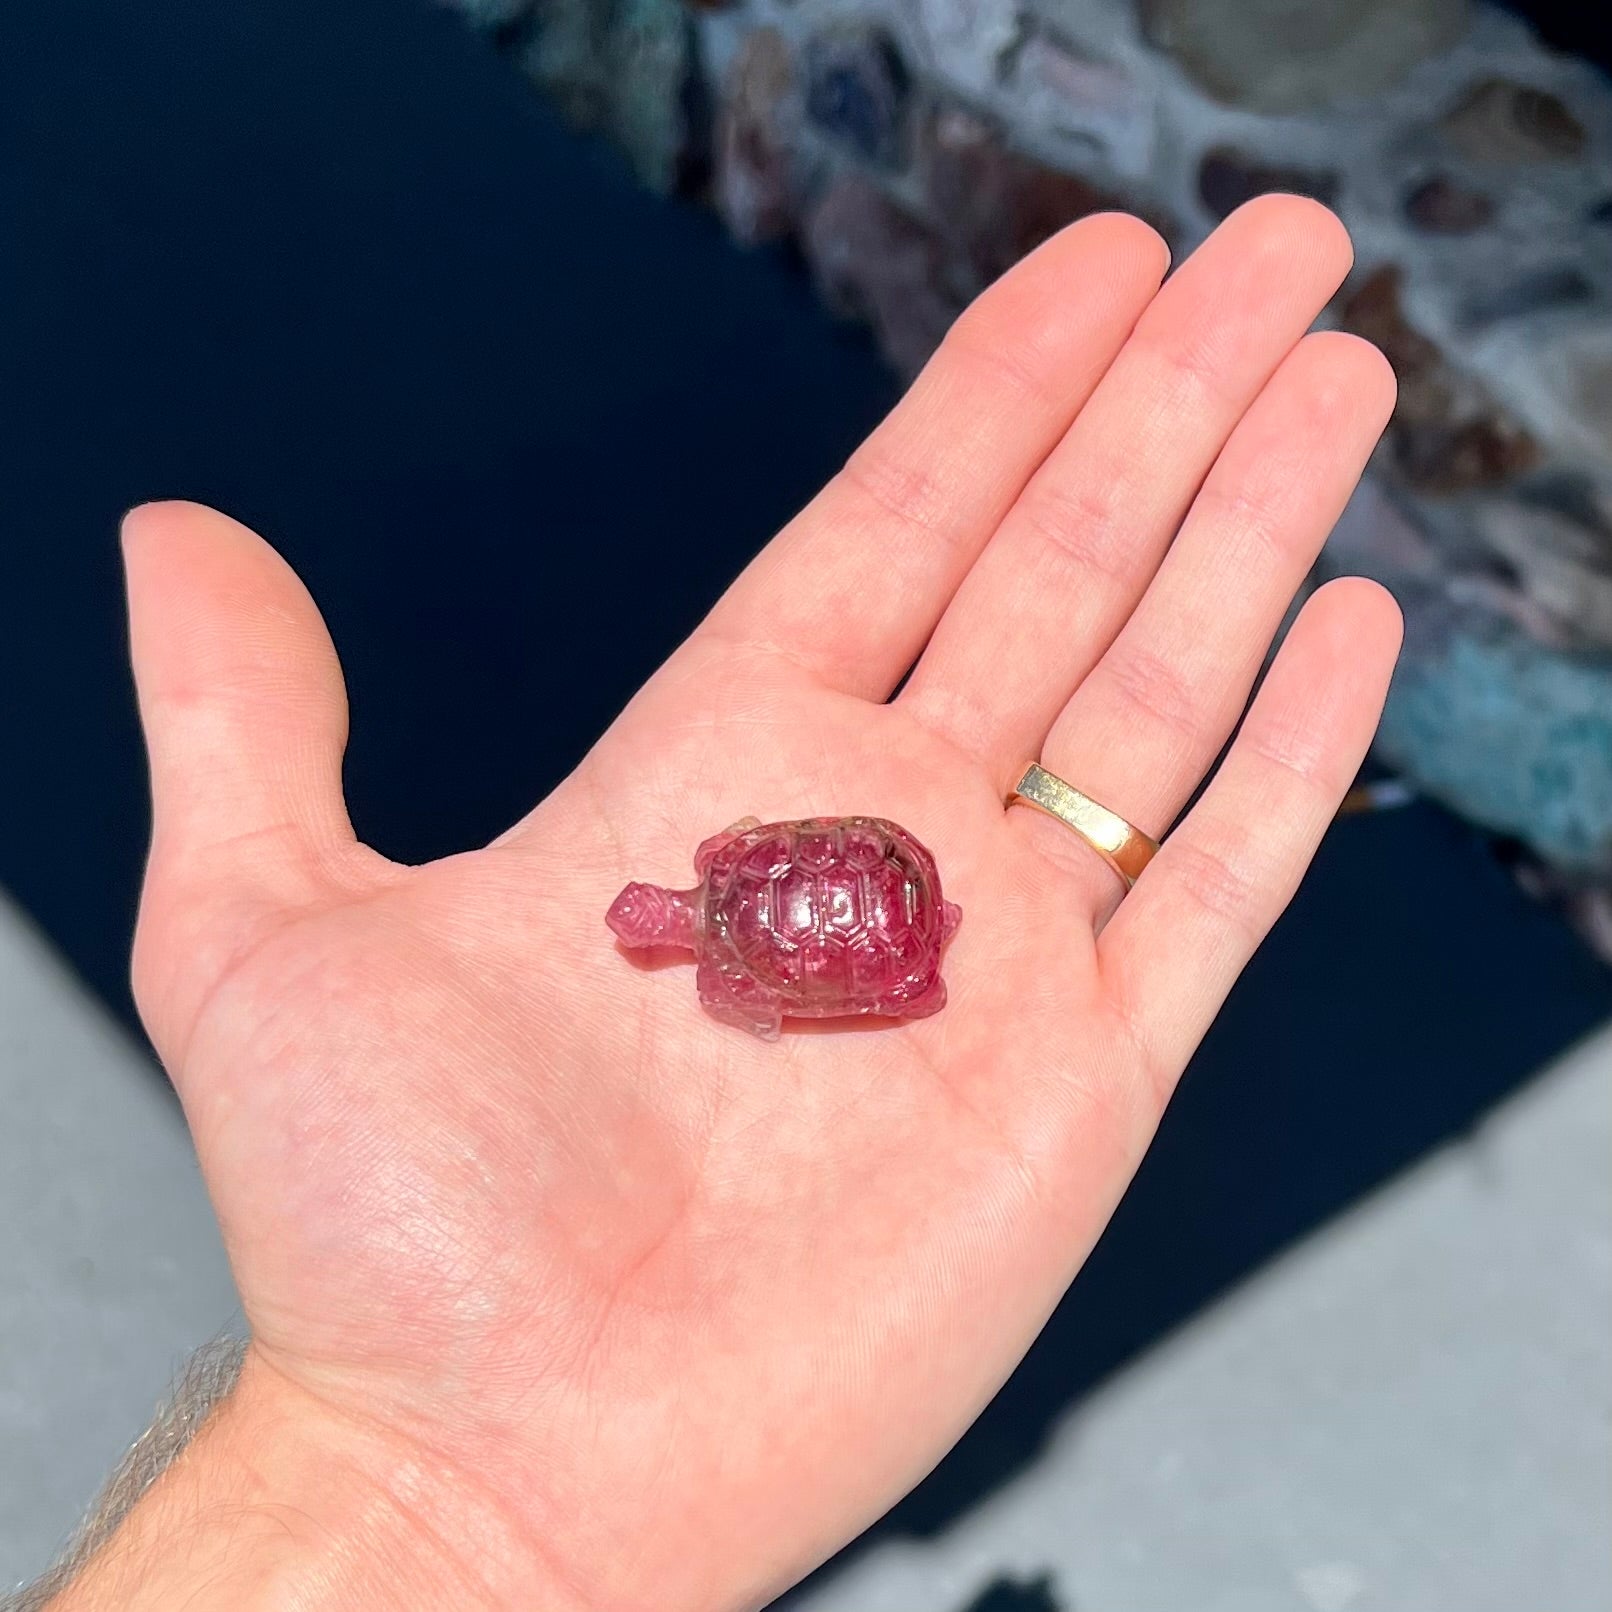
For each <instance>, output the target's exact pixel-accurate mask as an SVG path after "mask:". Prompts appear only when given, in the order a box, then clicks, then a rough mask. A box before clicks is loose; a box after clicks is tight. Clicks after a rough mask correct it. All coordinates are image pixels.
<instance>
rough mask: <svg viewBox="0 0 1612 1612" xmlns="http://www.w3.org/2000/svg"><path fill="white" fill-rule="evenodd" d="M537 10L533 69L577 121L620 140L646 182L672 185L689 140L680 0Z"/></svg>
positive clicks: (541, 2)
mask: <svg viewBox="0 0 1612 1612" xmlns="http://www.w3.org/2000/svg"><path fill="white" fill-rule="evenodd" d="M533 15H534V17H535V19H536V30H537V31H536V37H535V38H534V40H533V42H532V44H531V45H530V46H529V47H528V49H527V51H526V54H525V65H526V69H527V71H528V72H529V73H530V74H531V75H532V77H533V78H534V79H535V80H536V81H537V82H538V83H539V84H540V85H542V86H543V88H544V89H546V90H547V91H548V92H549V93H550V94H551V95H552V96H553V97H554V99H555V101H556V102H557V103H558V104H559V106H560V107H561V109H562V110H563V111H564V112H565V113H566V115H567V116H568V117H569V118H570V119H571V120H572V121H573V122H574V123H576V124H578V125H579V126H580V127H582V128H588V129H599V130H600V131H602V132H603V133H605V134H608V135H609V136H610V137H611V138H612V139H614V140H615V141H616V142H617V143H618V144H619V145H620V146H621V147H622V148H623V149H624V150H625V151H626V152H627V154H628V156H629V157H631V159H632V163H633V166H634V167H635V168H636V169H637V170H638V173H639V175H640V176H641V177H642V178H643V180H644V181H645V183H646V184H649V185H652V186H653V187H654V188H655V189H657V190H669V189H671V187H672V185H673V183H674V181H675V180H676V178H677V175H678V169H679V164H680V162H681V161H682V159H683V157H684V154H685V153H686V151H687V149H688V142H689V128H688V122H687V118H686V116H685V110H684V102H685V97H684V90H685V86H686V85H687V83H688V75H689V71H690V59H691V58H690V49H689V20H688V17H687V15H686V14H685V13H684V11H683V9H682V7H681V5H680V4H679V3H678V0H537V5H536V7H535V9H534V12H533Z"/></svg>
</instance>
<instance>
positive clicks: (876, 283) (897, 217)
mask: <svg viewBox="0 0 1612 1612" xmlns="http://www.w3.org/2000/svg"><path fill="white" fill-rule="evenodd" d="M804 245H805V248H806V256H807V258H808V259H809V260H810V262H811V265H812V271H813V273H814V275H815V276H816V279H817V282H818V285H819V286H820V287H821V289H822V292H823V295H824V296H825V298H827V300H828V301H829V302H830V303H831V304H832V305H833V306H834V307H836V308H837V309H838V310H839V311H840V312H841V313H843V314H847V315H850V316H853V317H856V318H862V319H866V320H867V321H868V322H869V323H870V324H871V325H872V326H873V330H874V334H875V336H876V337H877V338H878V342H879V346H880V348H881V349H882V351H883V352H884V354H885V356H886V357H887V358H888V359H889V360H890V362H891V363H892V364H893V365H894V366H895V368H896V369H897V370H898V371H899V372H900V373H901V374H903V375H906V376H912V375H915V374H917V372H918V371H919V369H921V368H922V367H923V364H924V361H925V359H927V358H928V357H929V355H930V354H931V353H932V352H933V351H934V350H935V348H936V347H937V346H939V344H940V338H941V337H942V336H944V335H945V334H946V330H947V327H948V326H949V325H950V324H951V322H952V320H953V319H955V318H956V317H957V315H958V313H959V312H960V311H961V308H962V304H963V300H964V299H963V297H962V296H961V295H959V294H957V293H955V292H952V291H950V290H949V289H948V287H947V284H946V255H947V254H946V249H945V245H944V243H943V242H942V241H941V240H940V238H939V237H938V236H937V235H935V233H934V232H933V231H932V230H930V229H928V228H927V227H926V226H925V225H924V224H923V223H921V222H920V221H919V220H918V219H916V218H914V217H913V216H912V214H911V213H909V212H906V211H905V210H904V209H902V208H900V207H898V206H897V205H896V204H895V203H894V202H893V201H891V200H890V198H889V197H888V196H886V195H885V194H884V192H883V191H881V190H880V189H879V188H878V187H877V186H876V185H874V184H873V183H872V182H871V181H870V180H867V179H864V178H861V177H860V176H858V175H855V174H847V175H845V176H844V177H842V178H840V179H838V180H836V181H835V182H834V184H833V185H832V186H830V188H829V189H828V190H827V192H826V193H825V194H824V195H823V196H822V198H821V199H820V200H819V202H818V203H817V206H816V207H815V209H814V210H813V212H812V215H811V218H810V219H809V221H808V223H807V227H806V234H805V240H804Z"/></svg>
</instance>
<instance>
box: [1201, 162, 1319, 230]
mask: <svg viewBox="0 0 1612 1612" xmlns="http://www.w3.org/2000/svg"><path fill="white" fill-rule="evenodd" d="M1272 190H1284V191H1288V192H1290V193H1291V194H1293V195H1295V196H1309V197H1311V198H1313V199H1314V200H1315V201H1318V202H1325V203H1326V205H1327V206H1329V207H1330V206H1331V205H1332V203H1333V202H1335V201H1336V200H1337V198H1338V176H1337V175H1336V174H1335V173H1331V172H1328V171H1326V170H1324V169H1314V168H1298V167H1293V166H1291V165H1289V164H1287V163H1273V162H1267V161H1263V160H1261V159H1260V158H1258V157H1251V156H1249V155H1248V154H1247V153H1246V152H1242V151H1239V150H1237V148H1236V147H1235V146H1213V147H1211V148H1210V149H1209V150H1208V151H1207V152H1205V153H1204V157H1203V161H1202V162H1201V163H1200V164H1199V165H1198V196H1199V198H1200V199H1201V200H1202V202H1203V204H1204V206H1205V207H1207V208H1208V209H1209V211H1210V212H1211V213H1213V214H1214V216H1215V217H1216V218H1225V217H1227V216H1228V215H1229V214H1231V213H1234V212H1236V211H1237V209H1238V208H1239V207H1241V206H1242V205H1243V203H1244V202H1248V201H1252V200H1253V199H1254V198H1255V197H1256V196H1263V195H1265V194H1266V192H1267V191H1272Z"/></svg>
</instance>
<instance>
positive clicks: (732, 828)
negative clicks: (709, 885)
mask: <svg viewBox="0 0 1612 1612" xmlns="http://www.w3.org/2000/svg"><path fill="white" fill-rule="evenodd" d="M760 827H761V819H760V818H759V817H741V818H740V819H739V821H738V822H737V823H730V824H729V825H728V826H727V827H726V828H725V829H723V830H722V832H721V833H720V834H713V835H712V836H711V837H710V838H709V839H707V840H701V841H700V843H699V844H698V845H697V846H696V847H695V850H694V871H695V872H696V873H697V874H699V876H700V877H701V878H702V879H703V878H704V877H705V870H706V869H707V868H708V867H710V865H711V864H712V863H713V862H714V861H715V860H716V856H717V852H718V851H720V850H721V849H722V847H723V846H724V845H726V844H728V842H729V841H730V840H736V839H738V837H739V836H740V835H741V834H748V833H749V832H750V830H751V829H753V828H760Z"/></svg>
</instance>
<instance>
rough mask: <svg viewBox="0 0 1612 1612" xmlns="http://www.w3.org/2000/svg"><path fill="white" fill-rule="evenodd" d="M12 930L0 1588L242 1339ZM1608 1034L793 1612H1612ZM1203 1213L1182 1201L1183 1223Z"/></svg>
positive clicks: (70, 987)
mask: <svg viewBox="0 0 1612 1612" xmlns="http://www.w3.org/2000/svg"><path fill="white" fill-rule="evenodd" d="M140 1060H141V1054H140V1053H139V1052H138V1051H137V1049H135V1048H134V1047H132V1046H131V1045H130V1044H129V1042H128V1041H127V1039H126V1038H125V1037H124V1036H123V1035H122V1034H121V1032H120V1031H119V1030H117V1029H116V1028H115V1027H114V1026H112V1025H111V1024H110V1023H109V1022H108V1021H107V1019H106V1018H105V1016H104V1015H103V1013H102V1011H101V1009H100V1008H99V1007H98V1005H97V1004H96V1003H95V1002H94V1001H93V1000H91V999H90V998H88V997H87V996H85V995H84V994H83V992H82V991H81V990H80V989H79V988H78V987H77V986H76V985H75V984H74V983H73V981H72V980H71V979H70V978H69V977H68V976H67V975H66V973H65V971H63V970H62V969H61V967H60V966H59V965H58V964H57V962H56V961H55V959H54V958H53V956H52V955H51V954H50V952H49V951H48V949H47V948H46V947H45V945H44V944H43V943H42V942H41V941H40V939H39V938H38V937H37V936H36V935H35V934H34V932H33V931H32V930H31V929H30V928H29V927H28V926H27V924H26V923H25V922H24V921H23V920H22V919H21V918H20V917H19V916H18V915H17V913H16V912H15V909H13V908H11V907H9V906H8V905H4V904H0V1278H3V1280H4V1281H5V1284H6V1291H7V1294H8V1302H7V1304H6V1305H5V1306H4V1308H3V1310H0V1584H4V1583H7V1582H10V1581H14V1580H16V1579H19V1578H22V1577H26V1576H28V1575H30V1574H32V1573H34V1572H36V1571H37V1570H39V1569H40V1568H42V1567H43V1566H44V1565H45V1563H46V1561H47V1560H48V1558H49V1556H50V1554H51V1552H52V1550H53V1549H54V1547H55V1544H56V1542H57V1541H58V1540H59V1539H60V1538H61V1537H62V1535H63V1534H64V1533H65V1532H66V1531H67V1530H68V1529H69V1528H70V1527H71V1526H72V1524H73V1522H74V1521H75V1520H76V1518H77V1516H78V1514H79V1511H80V1509H81V1507H82V1506H83V1504H84V1502H85V1501H86V1500H87V1499H88V1498H89V1496H90V1495H91V1494H92V1493H93V1491H94V1489H95V1487H96V1485H97V1483H98V1482H99V1480H100V1478H101V1476H102V1475H103V1474H104V1472H105V1471H106V1469H107V1467H108V1466H109V1465H110V1463H111V1462H112V1461H113V1460H114V1459H115V1457H116V1456H117V1454H118V1453H119V1451H120V1450H121V1449H122V1447H123V1446H124V1444H125V1443H126V1442H127V1440H128V1439H129V1438H130V1437H132V1436H133V1435H134V1434H135V1433H136V1432H138V1430H139V1429H140V1427H141V1426H142V1425H143V1424H144V1421H145V1418H146V1416H147V1414H148V1412H149V1410H150V1408H151V1405H152V1404H153V1402H154V1400H155V1399H156V1398H157V1397H158V1395H159V1394H160V1393H161V1391H162V1388H163V1386H164V1384H165V1383H166V1381H167V1380H168V1377H169V1375H170V1374H171V1371H172V1369H173V1367H174V1366H175V1365H176V1363H177V1362H178V1361H179V1360H180V1359H181V1358H182V1357H183V1356H184V1355H185V1354H186V1353H187V1352H188V1351H189V1350H190V1349H191V1348H193V1347H194V1346H195V1345H197V1344H198V1343H201V1342H202V1341H204V1340H205V1339H206V1338H208V1337H210V1336H212V1335H213V1334H214V1333H215V1332H217V1331H219V1330H220V1329H222V1328H224V1327H226V1326H228V1325H230V1324H232V1323H233V1321H234V1296H233V1292H232V1289H231V1286H230V1282H229V1276H228V1271H227V1269H226V1267H225V1264H224V1260H223V1256H222V1252H221V1250H220V1248H219V1245H218V1240H217V1236H216V1232H215V1229H214V1226H213V1222H212V1217H211V1215H210V1213H209V1212H208V1209H207V1205H206V1200H205V1197H204V1195H203V1193H202V1190H201V1185H200V1182H199V1180H198V1178H197V1175H196V1171H195V1165H194V1161H193V1158H192V1155H191V1153H190V1149H189V1146H188V1143H187V1140H186V1137H185V1134H184V1131H183V1128H182V1125H181V1122H180V1118H179V1114H178V1111H177V1109H176V1108H175V1107H174V1105H173V1104H172V1103H170V1102H169V1101H168V1100H167V1099H166V1098H165V1096H164V1095H163V1094H162V1092H161V1090H160V1088H159V1087H158V1085H157V1084H156V1083H155V1082H154V1081H152V1080H151V1079H150V1078H149V1077H148V1075H147V1072H146V1071H145V1070H143V1069H141V1068H140V1067H138V1065H139V1063H140ZM1609 1074H1612V1031H1609V1032H1608V1033H1606V1034H1604V1035H1603V1036H1602V1037H1601V1038H1599V1039H1598V1040H1596V1041H1595V1042H1593V1043H1591V1044H1589V1045H1587V1046H1585V1047H1584V1048H1582V1049H1580V1050H1579V1051H1578V1052H1577V1053H1575V1054H1574V1055H1573V1056H1571V1057H1569V1058H1568V1059H1566V1060H1565V1061H1564V1062H1563V1063H1562V1064H1561V1065H1560V1066H1558V1067H1557V1068H1555V1069H1553V1070H1551V1071H1548V1072H1546V1073H1545V1074H1543V1075H1542V1076H1541V1077H1540V1078H1539V1079H1538V1080H1537V1081H1535V1082H1534V1083H1533V1084H1532V1085H1531V1086H1530V1087H1529V1088H1528V1089H1526V1090H1525V1091H1524V1092H1523V1093H1522V1094H1520V1095H1519V1096H1518V1097H1517V1098H1515V1099H1514V1100H1513V1101H1511V1102H1510V1103H1509V1104H1507V1105H1506V1106H1505V1107H1504V1108H1503V1109H1501V1110H1500V1111H1499V1112H1497V1113H1496V1114H1495V1115H1494V1116H1493V1117H1492V1118H1491V1119H1490V1120H1489V1121H1488V1123H1486V1124H1485V1125H1484V1126H1483V1127H1482V1128H1481V1129H1480V1130H1478V1131H1477V1132H1476V1133H1475V1134H1474V1135H1472V1136H1471V1137H1470V1138H1469V1139H1468V1140H1466V1141H1465V1142H1464V1143H1462V1144H1461V1145H1459V1146H1456V1147H1452V1148H1449V1149H1447V1150H1445V1151H1443V1152H1442V1153H1440V1154H1438V1155H1437V1156H1435V1157H1432V1158H1429V1159H1427V1160H1426V1161H1424V1162H1423V1163H1422V1164H1421V1165H1420V1166H1419V1167H1418V1168H1416V1169H1415V1170H1414V1171H1412V1172H1410V1173H1409V1174H1408V1175H1406V1176H1405V1177H1403V1178H1402V1179H1401V1180H1399V1181H1398V1182H1396V1183H1394V1184H1393V1185H1392V1186H1390V1187H1389V1188H1388V1189H1386V1190H1384V1191H1383V1192H1381V1193H1379V1194H1378V1195H1376V1196H1375V1197H1374V1198H1372V1199H1370V1200H1368V1201H1367V1202H1365V1203H1363V1204H1362V1205H1360V1206H1359V1207H1358V1208H1357V1209H1355V1210H1354V1211H1352V1212H1351V1213H1350V1214H1348V1215H1346V1216H1345V1217H1343V1218H1342V1219H1341V1220H1339V1221H1338V1222H1336V1223H1334V1224H1333V1225H1331V1226H1329V1227H1327V1228H1326V1229H1325V1230H1323V1231H1322V1232H1321V1233H1319V1234H1318V1235H1316V1236H1315V1237H1313V1238H1311V1239H1309V1240H1308V1241H1307V1242H1306V1243H1304V1244H1303V1245H1301V1246H1300V1247H1298V1248H1297V1249H1295V1250H1294V1251H1293V1252H1292V1253H1291V1254H1290V1255H1288V1256H1287V1257H1285V1258H1283V1259H1282V1260H1280V1261H1278V1262H1277V1263H1276V1264H1275V1265H1273V1266H1271V1267H1270V1268H1268V1269H1267V1270H1265V1271H1263V1272H1261V1273H1260V1275H1259V1276H1258V1277H1256V1278H1255V1279H1253V1280H1252V1281H1250V1282H1248V1283H1247V1284H1245V1285H1244V1286H1243V1287H1242V1288H1240V1289H1239V1290H1237V1291H1235V1292H1234V1293H1232V1294H1230V1295H1229V1296H1227V1297H1226V1298H1225V1299H1224V1300H1222V1301H1221V1302H1220V1303H1218V1304H1216V1305H1215V1306H1213V1307H1212V1308H1211V1309H1210V1310H1209V1311H1208V1312H1206V1313H1205V1314H1203V1315H1201V1316H1200V1317H1199V1318H1198V1319H1197V1320H1195V1321H1194V1322H1193V1323H1192V1324H1191V1325H1189V1326H1187V1327H1186V1328H1185V1329H1184V1330H1183V1331H1181V1332H1180V1333H1179V1334H1177V1335H1176V1336H1174V1337H1172V1338H1169V1339H1167V1340H1166V1341H1165V1342H1164V1343H1162V1344H1161V1345H1159V1346H1158V1347H1156V1348H1155V1349H1153V1350H1152V1351H1151V1352H1150V1353H1149V1354H1147V1355H1146V1356H1145V1357H1144V1358H1142V1359H1141V1360H1140V1361H1138V1362H1137V1363H1136V1364H1135V1365H1134V1366H1132V1367H1131V1368H1130V1369H1128V1370H1126V1371H1125V1372H1123V1373H1122V1374H1121V1375H1119V1376H1118V1377H1117V1378H1115V1379H1114V1380H1113V1381H1111V1382H1110V1383H1109V1384H1107V1385H1106V1386H1105V1387H1104V1388H1103V1389H1102V1390H1100V1391H1099V1392H1097V1393H1096V1394H1094V1395H1092V1396H1090V1397H1089V1398H1088V1399H1086V1400H1085V1401H1084V1402H1083V1403H1082V1404H1081V1405H1080V1406H1079V1407H1078V1408H1077V1409H1076V1410H1075V1411H1074V1412H1072V1413H1071V1414H1070V1415H1069V1417H1068V1418H1067V1419H1066V1421H1065V1422H1064V1424H1063V1425H1062V1426H1061V1427H1060V1429H1059V1430H1058V1432H1057V1433H1056V1435H1055V1437H1054V1438H1053V1439H1052V1441H1051V1442H1050V1444H1049V1446H1048V1448H1047V1449H1046V1451H1045V1452H1044V1454H1043V1456H1042V1458H1041V1459H1040V1460H1039V1461H1038V1462H1037V1463H1036V1464H1035V1465H1034V1466H1033V1467H1031V1468H1030V1469H1029V1470H1028V1471H1026V1472H1025V1473H1024V1474H1023V1475H1022V1476H1021V1477H1019V1478H1018V1479H1017V1480H1016V1481H1014V1482H1013V1483H1011V1484H1009V1485H1008V1486H1006V1487H1005V1488H1003V1489H1002V1490H1000V1491H999V1492H998V1493H997V1494H995V1495H994V1496H993V1497H992V1498H991V1499H990V1500H989V1501H988V1502H987V1503H985V1504H984V1505H982V1506H980V1507H978V1508H977V1509H976V1510H975V1511H973V1512H972V1513H970V1514H969V1515H968V1516H966V1517H965V1518H963V1519H962V1520H961V1522H959V1523H958V1524H957V1525H956V1526H955V1527H953V1528H951V1529H950V1530H948V1531H947V1532H946V1533H944V1534H943V1535H941V1536H940V1537H938V1538H935V1539H932V1540H925V1541H921V1542H894V1543H888V1544H882V1545H879V1546H876V1547H875V1548H874V1549H872V1550H871V1551H870V1552H869V1553H868V1554H866V1555H865V1556H863V1557H861V1558H860V1559H859V1560H856V1561H854V1562H853V1563H852V1564H851V1565H850V1566H849V1567H848V1568H847V1569H846V1570H845V1571H843V1572H841V1573H840V1574H838V1575H836V1576H834V1577H833V1578H830V1579H828V1580H826V1581H824V1582H823V1583H822V1584H820V1585H819V1586H817V1587H815V1588H814V1589H813V1590H811V1591H810V1592H809V1593H808V1594H807V1595H806V1596H804V1597H803V1598H802V1600H801V1601H800V1602H799V1603H798V1604H799V1605H801V1606H804V1607H807V1608H810V1609H811V1612H954V1609H958V1608H961V1607H963V1606H965V1605H966V1604H968V1602H969V1601H970V1600H971V1599H973V1598H974V1597H975V1596H977V1595H978V1594H979V1593H980V1592H981V1590H982V1589H983V1588H984V1587H985V1586H986V1585H988V1584H989V1583H991V1582H992V1581H993V1580H995V1579H997V1578H999V1577H1002V1576H1004V1575H1005V1576H1011V1577H1016V1578H1019V1579H1021V1580H1034V1579H1036V1578H1038V1577H1039V1576H1041V1575H1043V1574H1050V1575H1051V1578H1052V1582H1053V1586H1054V1594H1055V1596H1056V1599H1057V1604H1058V1605H1059V1606H1060V1607H1062V1608H1064V1609H1066V1612H1155V1609H1159V1612H1163V1609H1169V1612H1180V1609H1186V1608H1190V1609H1191V1612H1289V1609H1294V1612H1521V1609H1524V1608H1526V1609H1529V1612H1534V1609H1540V1612H1608V1609H1609V1608H1612V1465H1609V1450H1612V1370H1609V1362H1612V1176H1609V1171H1608V1161H1609V1159H1612V1103H1609V1099H1608V1089H1607V1088H1608V1079H1609ZM1190 1212H1191V1207H1190V1205H1183V1206H1182V1213H1183V1214H1190Z"/></svg>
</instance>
